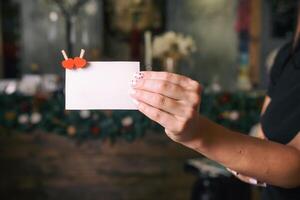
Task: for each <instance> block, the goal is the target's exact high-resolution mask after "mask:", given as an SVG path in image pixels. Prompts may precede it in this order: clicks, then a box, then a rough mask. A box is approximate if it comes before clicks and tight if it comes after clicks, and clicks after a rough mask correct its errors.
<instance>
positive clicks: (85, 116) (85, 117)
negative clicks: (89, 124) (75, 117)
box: [79, 110, 91, 119]
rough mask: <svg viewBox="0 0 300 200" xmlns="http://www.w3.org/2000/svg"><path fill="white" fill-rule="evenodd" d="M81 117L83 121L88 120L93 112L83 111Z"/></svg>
mask: <svg viewBox="0 0 300 200" xmlns="http://www.w3.org/2000/svg"><path fill="white" fill-rule="evenodd" d="M79 115H80V117H81V118H82V119H87V118H89V117H90V116H91V112H90V111H89V110H82V111H80V113H79Z"/></svg>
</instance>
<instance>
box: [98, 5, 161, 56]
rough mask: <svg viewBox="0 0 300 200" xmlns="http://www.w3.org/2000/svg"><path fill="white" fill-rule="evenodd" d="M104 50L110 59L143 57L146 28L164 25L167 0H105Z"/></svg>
mask: <svg viewBox="0 0 300 200" xmlns="http://www.w3.org/2000/svg"><path fill="white" fill-rule="evenodd" d="M103 9H104V11H103V13H104V54H105V56H106V57H108V58H109V59H123V60H127V59H131V60H141V59H142V56H143V52H142V50H141V49H142V45H143V37H144V33H145V31H148V30H150V31H151V32H152V33H153V34H157V33H161V32H162V31H163V30H164V29H165V18H166V1H165V0H127V1H124V0H103Z"/></svg>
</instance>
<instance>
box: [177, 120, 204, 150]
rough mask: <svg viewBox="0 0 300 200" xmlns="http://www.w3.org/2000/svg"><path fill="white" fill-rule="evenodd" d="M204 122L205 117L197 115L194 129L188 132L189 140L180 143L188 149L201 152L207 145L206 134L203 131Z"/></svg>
mask: <svg viewBox="0 0 300 200" xmlns="http://www.w3.org/2000/svg"><path fill="white" fill-rule="evenodd" d="M206 121H207V119H206V118H205V117H203V116H201V115H199V116H198V118H197V121H196V123H195V127H194V128H193V130H191V132H190V139H189V140H186V141H182V142H180V143H181V144H182V145H184V146H186V147H188V148H190V149H193V150H196V151H198V152H202V151H203V149H204V148H205V146H206V145H207V141H206V140H207V139H206V136H207V134H206V133H205V130H207V128H206V126H207V123H206Z"/></svg>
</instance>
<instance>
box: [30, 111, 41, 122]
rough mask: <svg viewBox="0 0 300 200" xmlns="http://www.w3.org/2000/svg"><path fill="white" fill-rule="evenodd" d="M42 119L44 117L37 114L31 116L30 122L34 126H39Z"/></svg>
mask: <svg viewBox="0 0 300 200" xmlns="http://www.w3.org/2000/svg"><path fill="white" fill-rule="evenodd" d="M41 119H42V115H41V114H40V113H37V112H35V113H32V114H31V117H30V122H31V123H32V124H37V123H39V122H40V121H41Z"/></svg>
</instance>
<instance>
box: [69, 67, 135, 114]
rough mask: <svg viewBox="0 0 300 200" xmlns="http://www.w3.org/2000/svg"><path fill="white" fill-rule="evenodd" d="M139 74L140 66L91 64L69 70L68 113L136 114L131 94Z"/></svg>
mask: <svg viewBox="0 0 300 200" xmlns="http://www.w3.org/2000/svg"><path fill="white" fill-rule="evenodd" d="M139 71H140V64H139V62H89V63H88V65H87V67H85V68H82V69H72V70H69V69H66V82H65V84H66V88H65V100H66V104H65V108H66V110H136V109H137V108H136V106H135V104H134V103H133V100H132V98H131V97H130V94H129V93H130V89H131V80H132V79H133V77H134V74H135V73H136V72H139Z"/></svg>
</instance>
